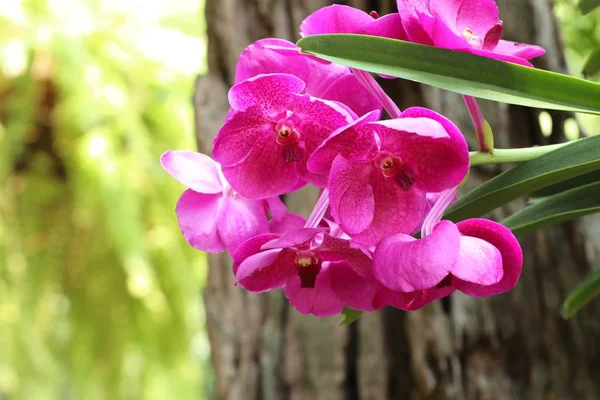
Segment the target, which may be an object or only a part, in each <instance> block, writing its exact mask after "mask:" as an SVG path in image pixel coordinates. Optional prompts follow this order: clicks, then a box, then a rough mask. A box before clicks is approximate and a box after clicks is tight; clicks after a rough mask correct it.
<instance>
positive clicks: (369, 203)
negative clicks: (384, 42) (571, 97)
mask: <svg viewBox="0 0 600 400" xmlns="http://www.w3.org/2000/svg"><path fill="white" fill-rule="evenodd" d="M398 10H399V12H398V13H394V14H390V15H386V16H382V17H379V16H378V15H377V14H376V13H371V14H367V13H364V12H362V11H360V10H357V9H354V8H351V7H347V6H330V7H325V8H322V9H320V10H318V11H317V12H315V13H313V14H312V15H310V16H309V17H308V18H307V19H306V20H305V21H304V22H303V23H302V25H301V32H300V33H301V35H303V36H306V35H313V34H322V33H359V34H368V35H376V36H384V37H389V38H394V39H402V40H408V41H413V42H417V43H421V44H426V45H431V46H437V47H444V48H447V49H452V50H458V51H467V52H470V53H473V54H476V55H479V56H484V57H491V58H496V59H500V60H504V61H507V62H515V63H519V64H522V65H531V64H529V62H528V61H527V59H530V58H532V57H535V56H538V55H540V54H542V53H543V49H541V48H539V47H537V46H531V45H524V44H517V43H512V42H507V41H503V40H500V36H501V33H502V22H501V21H500V20H499V19H498V9H497V7H496V4H495V2H494V1H493V0H398ZM235 78H236V83H235V85H234V86H233V87H232V88H231V90H230V91H229V95H228V99H229V104H230V106H231V109H230V111H229V113H228V115H227V119H226V121H225V122H224V124H223V126H222V128H221V129H220V131H219V132H218V135H217V136H216V138H215V140H214V149H213V156H214V160H213V159H211V158H210V157H208V156H206V155H203V154H199V153H194V152H190V151H169V152H167V153H165V154H164V155H163V157H162V165H163V167H164V168H165V169H166V170H167V172H169V173H170V174H171V175H172V176H173V177H174V178H175V179H177V180H179V181H180V182H181V183H183V184H184V185H185V186H187V187H188V189H187V190H186V191H185V192H184V193H183V195H182V196H181V198H180V200H179V202H178V204H177V207H176V213H177V217H178V220H179V225H180V227H181V230H182V232H183V235H184V237H185V238H186V239H187V241H188V242H189V243H190V244H191V245H192V246H193V247H195V248H197V249H199V250H204V251H208V252H221V251H228V252H229V253H230V254H231V256H232V258H233V273H234V275H235V281H234V282H235V284H236V285H239V286H241V287H242V288H244V289H246V290H248V291H251V292H265V291H269V290H275V289H283V291H284V293H285V295H286V297H287V298H288V300H289V301H290V303H291V304H292V305H293V306H294V307H295V308H296V309H297V310H298V311H299V312H301V313H307V314H308V313H312V314H314V315H317V316H331V315H335V314H338V313H340V312H341V311H342V310H343V309H344V308H346V307H349V308H351V309H355V310H361V311H372V310H377V309H380V308H382V307H385V306H388V305H389V306H393V307H397V308H400V309H403V310H417V309H419V308H421V307H423V306H425V305H427V304H428V303H430V302H432V301H434V300H436V299H440V298H442V297H445V296H448V295H449V294H451V293H452V292H454V291H456V290H458V291H461V292H463V293H465V294H467V295H471V296H490V295H494V294H498V293H502V292H505V291H508V290H510V289H512V288H513V287H514V286H515V285H516V283H517V280H518V278H519V275H520V273H521V268H522V263H523V255H522V252H521V248H520V246H519V243H518V242H517V240H516V239H515V237H514V235H513V234H512V233H511V231H510V230H508V229H507V228H505V227H504V226H502V225H500V224H499V223H497V222H493V221H490V220H485V219H469V220H466V221H462V222H459V223H456V224H455V223H453V222H451V221H447V220H443V219H442V218H443V215H444V212H445V210H446V208H447V207H448V206H449V205H450V204H451V203H452V202H453V201H455V200H456V195H457V190H458V186H459V185H460V184H461V182H462V181H463V180H464V179H465V177H466V175H467V173H468V170H469V152H468V147H467V143H466V141H465V138H464V136H463V134H462V133H461V132H460V130H459V129H458V128H457V127H456V125H454V124H453V123H452V122H451V121H450V120H448V119H447V118H445V117H444V116H442V115H440V114H438V113H436V112H434V111H432V110H429V109H426V108H420V107H415V108H409V109H407V110H405V111H403V112H400V110H398V109H397V107H396V106H395V105H393V103H391V100H389V98H388V97H387V96H386V95H385V93H384V92H383V91H382V90H381V88H380V87H379V85H378V84H377V82H376V81H375V79H374V78H373V77H372V76H371V75H369V74H368V73H366V72H364V71H357V70H351V69H349V68H347V67H343V66H341V65H337V64H333V63H330V62H326V61H322V60H320V59H317V58H315V57H312V56H310V55H306V54H302V53H301V52H300V51H299V48H298V47H296V46H295V45H294V44H292V43H290V42H287V41H285V40H281V39H264V40H259V41H257V42H255V43H254V44H252V45H250V46H249V47H248V48H246V49H245V50H244V51H243V53H242V54H241V56H240V58H239V61H238V64H237V69H236V76H235ZM382 108H385V109H386V110H387V111H388V114H389V115H390V117H391V119H386V120H382V118H381V117H382ZM306 184H312V185H315V186H316V187H318V188H320V190H321V195H320V198H319V200H318V201H317V203H316V205H315V207H314V210H313V212H312V214H311V215H310V217H309V218H308V220H305V219H304V218H303V217H301V216H299V215H296V214H292V213H288V211H287V209H286V206H285V205H284V204H283V202H282V201H281V200H280V196H283V195H286V194H289V193H291V192H294V191H295V190H297V189H299V188H301V187H303V186H305V185H306Z"/></svg>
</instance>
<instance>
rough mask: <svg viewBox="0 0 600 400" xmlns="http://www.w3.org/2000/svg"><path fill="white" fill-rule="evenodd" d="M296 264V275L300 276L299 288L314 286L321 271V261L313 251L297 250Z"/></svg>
mask: <svg viewBox="0 0 600 400" xmlns="http://www.w3.org/2000/svg"><path fill="white" fill-rule="evenodd" d="M296 265H297V266H298V268H297V270H298V276H299V277H300V287H301V288H314V287H315V282H316V280H317V275H319V272H320V271H321V261H320V260H319V259H318V258H317V256H316V255H315V253H313V252H312V251H308V250H299V251H297V252H296Z"/></svg>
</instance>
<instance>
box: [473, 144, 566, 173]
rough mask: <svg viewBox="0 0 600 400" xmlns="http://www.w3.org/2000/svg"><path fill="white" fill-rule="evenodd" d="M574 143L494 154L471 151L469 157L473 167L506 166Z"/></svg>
mask: <svg viewBox="0 0 600 400" xmlns="http://www.w3.org/2000/svg"><path fill="white" fill-rule="evenodd" d="M571 143H573V141H570V142H566V143H558V144H551V145H547V146H534V147H526V148H522V149H495V150H494V154H492V153H485V152H481V151H471V152H470V153H469V157H470V159H471V167H474V166H476V165H485V164H505V163H515V162H521V161H527V160H531V159H533V158H537V157H539V156H543V155H544V154H546V153H550V152H551V151H554V150H557V149H560V148H561V147H564V146H566V145H569V144H571Z"/></svg>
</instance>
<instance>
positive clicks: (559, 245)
mask: <svg viewBox="0 0 600 400" xmlns="http://www.w3.org/2000/svg"><path fill="white" fill-rule="evenodd" d="M350 3H351V4H352V5H354V6H357V7H360V8H362V9H363V10H366V11H369V10H370V9H378V11H380V12H382V13H387V12H392V11H394V9H395V6H394V4H393V2H390V1H360V0H358V1H351V2H350ZM498 4H499V6H500V8H501V16H502V17H503V19H504V21H505V25H504V26H505V37H506V38H508V39H512V40H518V41H521V42H529V43H537V44H541V45H543V46H544V47H545V48H546V49H547V50H548V54H547V55H546V56H545V57H543V58H542V59H540V61H539V63H538V66H540V67H542V68H547V69H551V70H555V71H564V70H565V62H564V58H563V54H562V45H561V40H560V35H559V32H558V29H557V25H556V21H555V20H554V17H553V15H552V8H551V6H552V4H551V1H550V0H498ZM324 5H327V2H326V1H321V0H207V2H206V23H207V26H208V53H209V54H208V63H209V73H208V74H207V75H205V76H201V77H199V78H198V80H197V85H196V93H195V98H194V100H195V107H196V123H197V136H198V143H199V148H200V150H201V151H204V152H207V153H210V150H211V142H212V138H213V137H214V135H215V134H216V132H217V130H218V129H219V127H220V125H221V123H222V121H223V120H224V116H225V113H226V111H227V109H228V106H227V100H226V93H227V90H228V88H229V87H230V86H231V85H232V83H233V76H234V68H235V62H236V60H237V57H238V56H239V54H240V52H241V51H242V50H243V49H244V47H245V46H247V45H248V44H249V43H251V42H252V41H254V40H257V39H259V38H262V37H280V38H286V39H290V40H295V39H296V38H297V30H298V27H299V24H300V22H301V20H302V19H303V18H304V17H305V16H306V15H307V14H308V13H310V12H312V11H314V10H316V9H317V8H319V7H321V6H324ZM383 84H384V85H385V88H386V91H388V93H390V94H391V95H392V96H393V97H394V98H395V100H397V102H398V104H399V105H400V106H401V107H402V108H405V107H409V106H412V105H424V106H427V107H430V108H433V109H435V110H437V111H439V112H442V113H443V114H445V115H446V116H448V117H449V118H450V119H452V120H453V121H455V122H456V123H457V124H459V125H460V126H461V128H462V129H463V132H465V133H466V135H467V136H468V138H469V140H471V141H473V143H474V135H473V129H472V127H471V124H470V120H469V117H468V114H467V113H466V110H465V109H464V106H463V105H462V101H461V100H460V97H459V96H457V95H456V94H453V93H448V92H443V91H440V90H437V89H433V88H430V87H425V86H421V85H417V84H414V83H412V82H407V81H402V80H393V81H384V82H383ZM483 109H484V113H485V115H486V117H487V118H488V120H489V121H490V123H491V126H492V127H493V129H494V131H495V133H496V136H497V138H496V142H497V147H508V146H512V147H520V146H530V145H532V144H544V143H546V142H548V141H560V140H564V139H563V132H562V130H563V122H564V120H565V119H566V118H568V117H569V116H568V115H566V114H564V113H560V112H551V115H552V118H553V122H554V124H553V132H552V135H551V136H550V138H544V137H543V136H542V135H541V132H540V128H539V123H538V113H539V111H538V110H535V109H529V108H522V107H516V106H509V105H505V104H499V103H491V102H490V103H488V102H484V103H483ZM498 171H499V170H498V168H497V167H489V168H486V169H478V170H476V171H474V172H473V173H472V177H471V179H470V182H471V185H474V184H475V183H477V182H481V181H482V180H486V179H489V178H490V177H491V176H493V175H494V174H496V173H497V172H498ZM315 200H316V194H315V192H314V191H310V190H304V191H303V193H302V194H300V195H295V196H293V198H292V199H291V200H290V204H291V207H292V208H294V210H295V211H298V210H300V212H301V213H304V214H305V215H306V214H307V213H308V212H309V211H310V209H311V208H312V205H313V204H314V202H315ZM516 203H517V204H511V205H509V206H507V207H505V208H504V209H503V210H499V211H498V212H496V213H495V214H494V215H493V217H502V216H504V215H506V214H507V212H511V211H514V210H516V209H517V208H519V207H521V206H522V205H523V203H522V202H516ZM597 221H598V220H597V219H596V222H597ZM593 222H594V218H593V217H592V218H588V219H586V220H583V221H581V222H578V223H569V224H564V225H562V226H559V227H555V228H551V229H545V230H543V231H540V232H538V233H536V234H535V235H533V236H532V237H531V238H529V239H527V240H525V241H523V242H522V244H523V248H524V252H525V257H526V260H525V266H524V271H523V275H522V278H521V280H520V282H519V284H518V286H517V288H516V289H514V290H513V291H512V292H510V293H508V294H504V295H500V296H496V297H494V298H491V299H473V298H468V297H466V296H463V295H461V294H455V295H453V296H451V297H450V298H449V299H445V300H443V301H440V302H437V303H434V304H432V305H430V306H428V307H426V308H425V309H423V310H421V311H419V312H413V313H405V312H402V311H398V310H394V309H386V310H383V311H380V312H377V313H368V314H365V315H363V316H362V317H361V318H360V320H359V321H358V322H357V323H355V324H353V325H351V326H350V327H340V326H338V323H339V320H338V319H336V318H331V319H318V318H314V317H308V316H303V315H300V314H299V313H297V312H296V311H295V310H294V309H292V308H291V307H290V306H288V304H287V303H286V301H285V299H284V298H283V294H282V293H281V291H274V292H270V293H267V294H262V295H258V294H250V293H246V292H245V291H244V290H242V289H241V288H238V287H234V286H233V275H232V272H231V264H230V260H229V258H228V256H226V255H211V256H210V257H209V260H210V270H209V277H208V284H207V287H206V290H205V294H204V299H205V307H206V315H207V327H208V332H209V338H210V343H211V349H212V362H213V365H214V371H215V379H216V384H215V386H216V387H215V396H214V397H215V398H216V399H219V400H225V399H228V400H237V399H243V400H254V399H261V400H262V399H265V400H288V399H291V400H296V399H298V400H303V399H309V400H320V399H322V400H336V399H349V400H359V399H360V400H371V399H372V400H376V399H383V400H385V399H393V400H396V399H463V398H465V399H494V400H495V399H534V400H535V399H598V398H600V379H599V377H600V341H599V340H597V338H598V337H600V323H599V322H598V320H597V315H599V314H598V313H599V312H600V304H599V303H598V302H595V303H593V304H591V305H590V306H589V307H587V308H586V309H584V310H583V311H582V312H581V313H580V314H578V315H577V316H576V317H575V318H573V319H571V320H569V321H563V320H562V319H561V318H560V317H559V315H558V309H559V306H560V302H561V301H562V300H563V299H564V298H565V296H566V294H567V292H568V291H569V290H570V289H571V288H573V287H574V285H575V284H576V283H577V282H578V281H579V280H580V279H581V278H583V277H584V276H585V275H586V274H587V273H588V272H589V270H590V269H591V264H594V263H595V262H596V261H597V260H598V259H599V258H600V246H599V244H598V243H600V240H599V239H600V238H599V237H598V236H600V233H599V232H598V230H597V228H596V230H595V231H594V229H593ZM594 316H596V318H594Z"/></svg>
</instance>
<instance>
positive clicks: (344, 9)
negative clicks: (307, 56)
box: [300, 4, 407, 111]
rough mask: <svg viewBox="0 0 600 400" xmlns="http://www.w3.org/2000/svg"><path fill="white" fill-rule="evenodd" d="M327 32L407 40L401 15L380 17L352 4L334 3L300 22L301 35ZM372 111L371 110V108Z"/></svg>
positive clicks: (394, 14)
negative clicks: (351, 5)
mask: <svg viewBox="0 0 600 400" xmlns="http://www.w3.org/2000/svg"><path fill="white" fill-rule="evenodd" d="M327 33H355V34H360V35H371V36H381V37H388V38H391V39H399V40H406V39H407V36H406V33H405V32H404V28H403V27H402V22H401V21H400V15H398V14H396V13H393V14H388V15H384V16H382V17H379V15H377V13H375V12H372V13H370V14H367V13H366V12H364V11H362V10H359V9H356V8H354V7H350V6H344V5H339V4H334V5H332V6H328V7H323V8H320V9H319V10H317V11H315V12H314V13H312V14H311V15H309V16H308V17H306V19H305V20H304V21H302V24H300V35H302V36H310V35H320V34H327ZM369 111H370V110H369Z"/></svg>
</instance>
